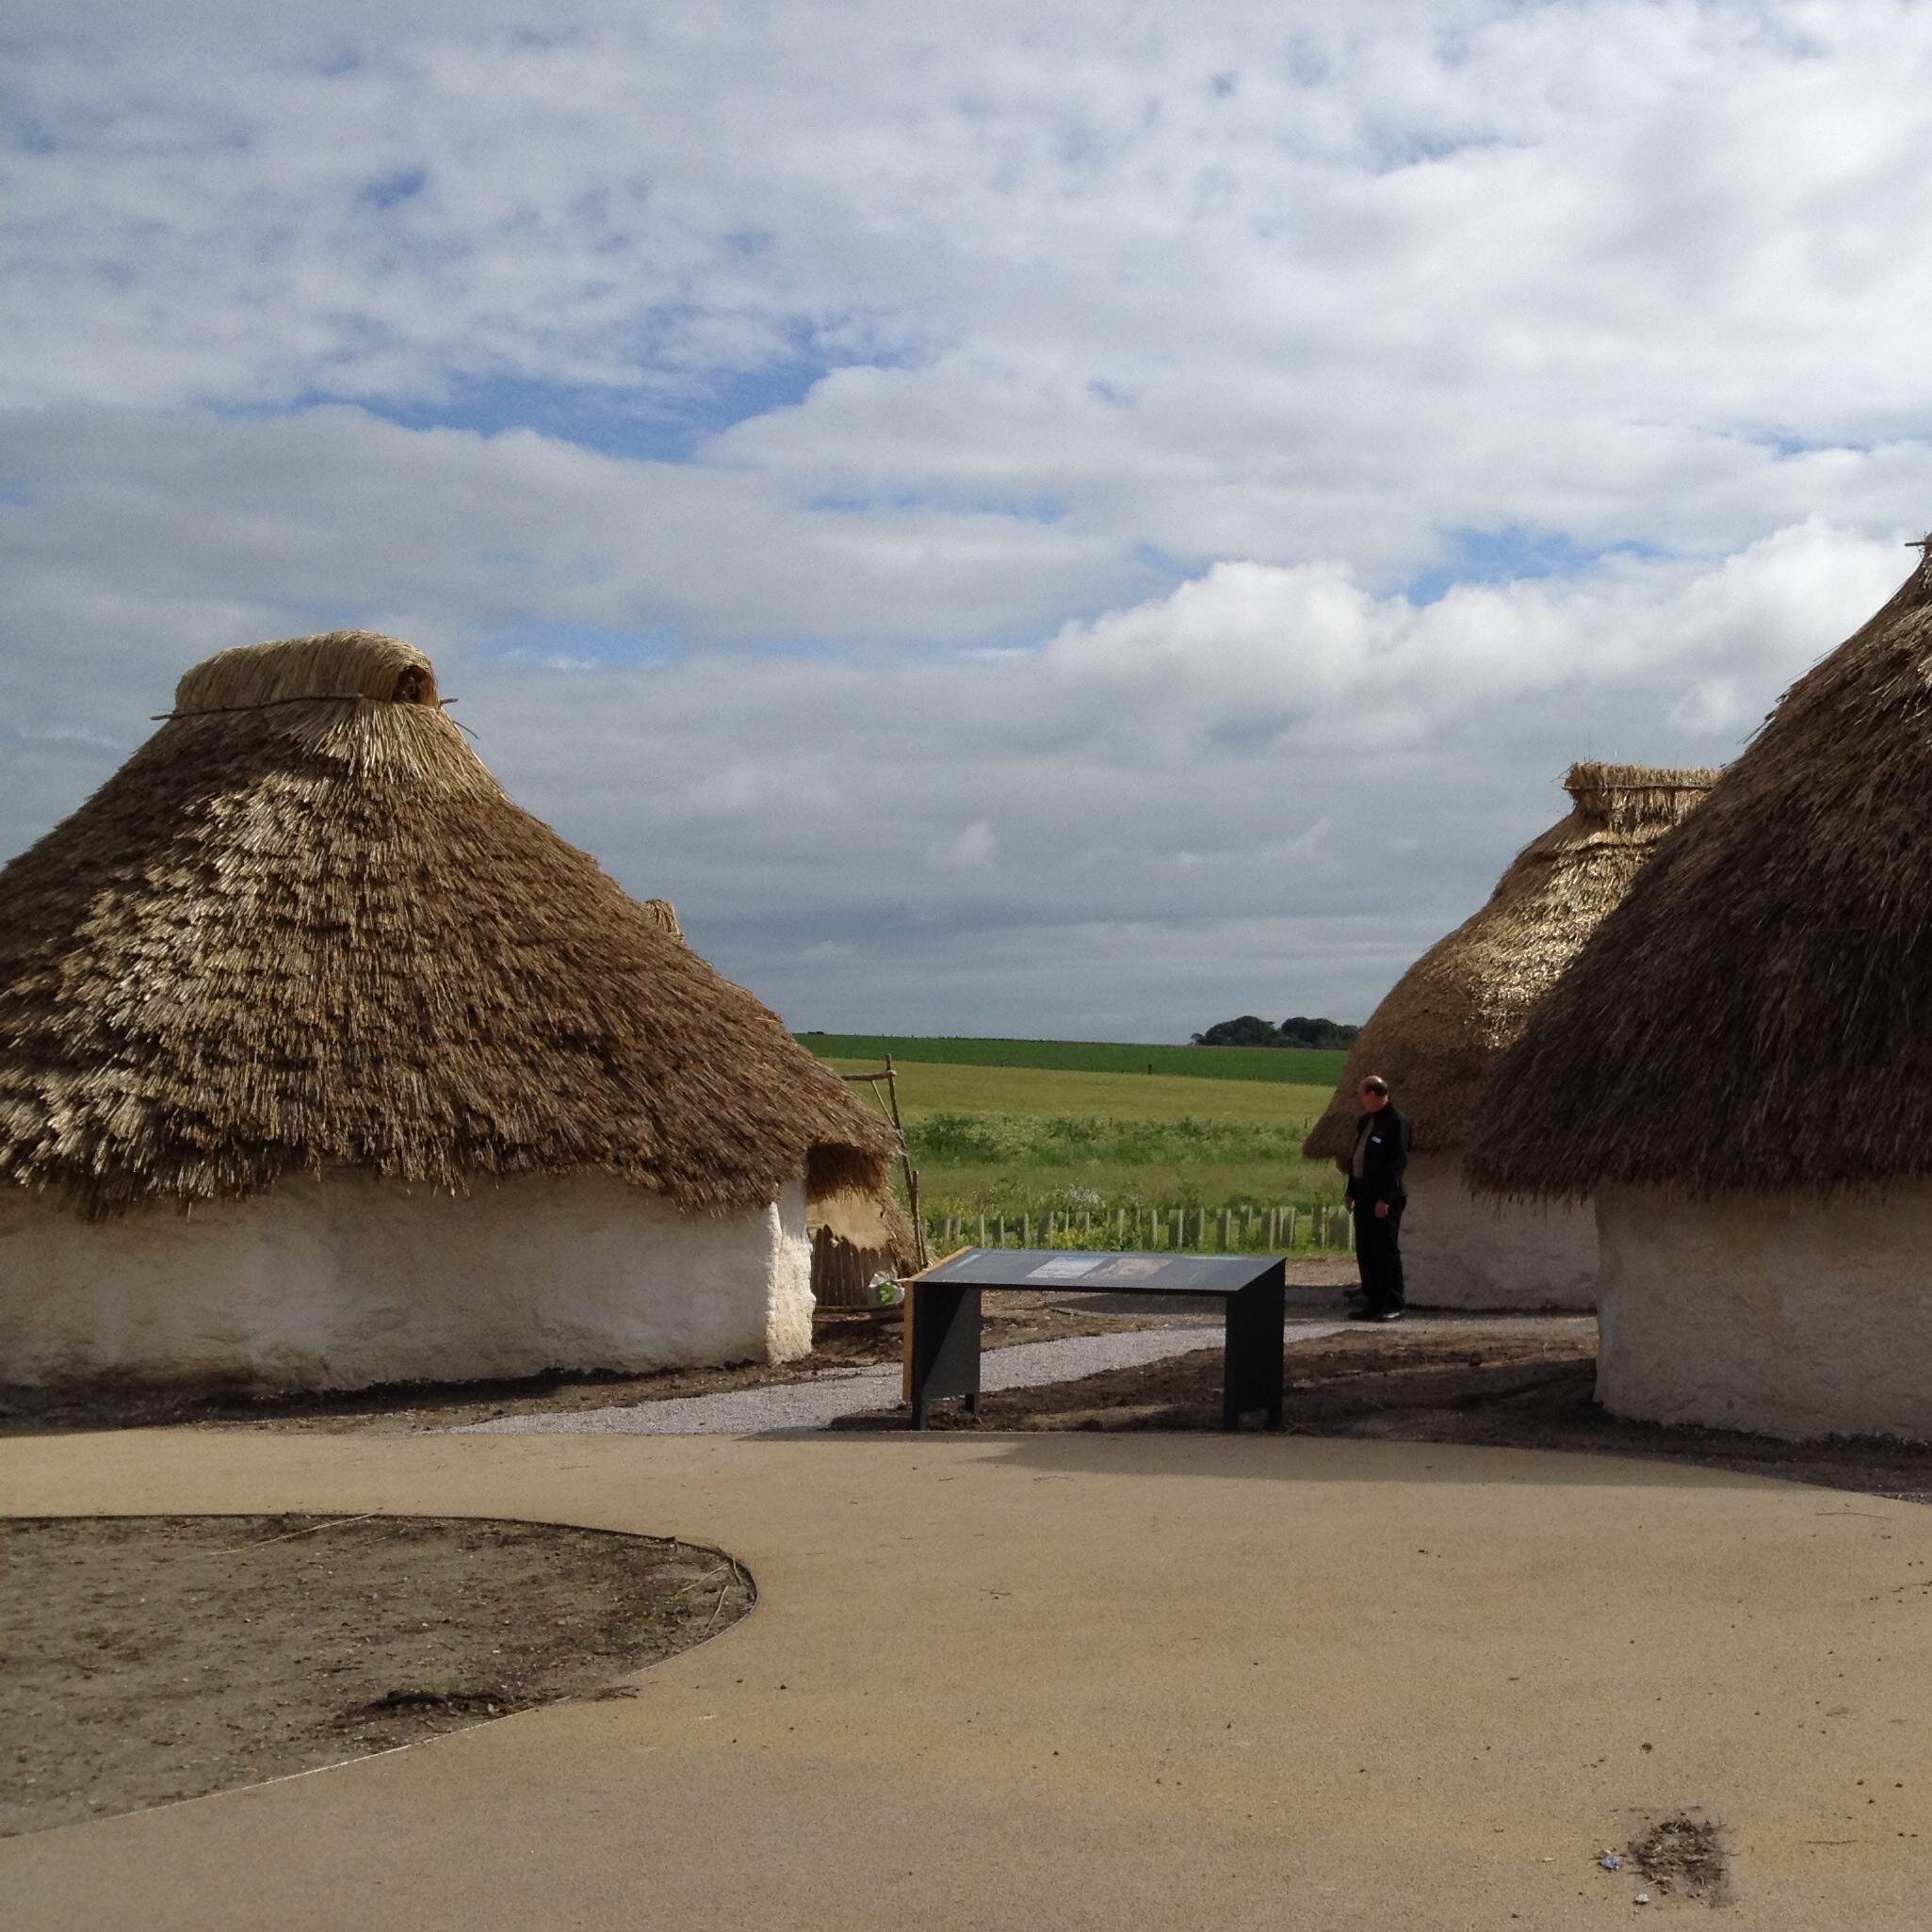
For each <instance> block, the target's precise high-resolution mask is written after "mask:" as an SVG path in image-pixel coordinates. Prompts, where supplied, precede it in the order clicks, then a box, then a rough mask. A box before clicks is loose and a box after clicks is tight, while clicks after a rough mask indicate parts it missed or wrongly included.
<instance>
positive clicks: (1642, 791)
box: [1304, 764, 1716, 1161]
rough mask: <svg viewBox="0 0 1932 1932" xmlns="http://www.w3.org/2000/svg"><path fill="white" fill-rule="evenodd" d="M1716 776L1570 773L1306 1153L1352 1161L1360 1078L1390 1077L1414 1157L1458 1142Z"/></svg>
mask: <svg viewBox="0 0 1932 1932" xmlns="http://www.w3.org/2000/svg"><path fill="white" fill-rule="evenodd" d="M1715 777H1716V773H1715V772H1713V771H1654V770H1652V769H1650V768H1649V767H1648V766H1643V765H1601V764H1579V765H1572V766H1571V767H1570V769H1569V773H1568V775H1567V777H1566V778H1565V779H1564V781H1563V784H1564V789H1565V790H1566V791H1567V792H1568V793H1569V795H1570V798H1571V800H1572V801H1573V804H1572V806H1571V809H1570V813H1569V816H1568V817H1567V818H1566V819H1563V820H1559V821H1558V822H1557V823H1556V824H1554V825H1552V826H1551V827H1550V830H1549V831H1547V832H1546V833H1544V834H1543V835H1542V836H1541V837H1540V838H1536V839H1533V840H1532V841H1531V842H1530V844H1528V845H1526V846H1525V847H1524V848H1523V849H1522V851H1521V852H1518V854H1517V857H1516V860H1515V863H1514V864H1512V865H1511V867H1510V869H1509V870H1508V871H1506V872H1505V873H1504V874H1503V875H1502V880H1501V881H1500V882H1499V884H1498V885H1497V887H1496V889H1495V891H1494V892H1492V893H1491V894H1490V895H1489V901H1488V903H1487V904H1486V905H1485V906H1484V907H1483V909H1482V910H1481V911H1480V912H1478V913H1477V914H1475V915H1474V916H1473V917H1470V918H1468V919H1465V920H1464V921H1463V923H1462V924H1461V925H1460V926H1458V927H1457V928H1456V929H1455V931H1454V932H1453V933H1452V934H1449V936H1448V937H1447V938H1445V939H1439V940H1437V943H1436V944H1435V945H1434V946H1432V947H1431V948H1430V949H1429V950H1428V951H1427V952H1425V953H1423V955H1422V956H1421V959H1419V960H1417V962H1416V963H1415V965H1414V966H1410V968H1409V969H1408V971H1407V972H1405V973H1404V975H1403V976H1402V978H1401V979H1400V980H1398V981H1397V982H1395V985H1394V986H1393V987H1392V988H1391V989H1390V991H1389V993H1388V997H1387V998H1385V999H1384V1000H1383V1001H1382V1003H1381V1005H1380V1006H1378V1007H1377V1008H1376V1009H1375V1011H1374V1013H1373V1015H1372V1016H1371V1018H1370V1020H1369V1023H1368V1024H1367V1025H1366V1026H1365V1027H1364V1028H1363V1029H1362V1031H1361V1032H1360V1033H1359V1034H1358V1035H1357V1036H1356V1042H1355V1045H1354V1046H1353V1047H1351V1048H1350V1049H1349V1056H1348V1063H1347V1065H1346V1066H1345V1067H1344V1069H1343V1071H1342V1076H1341V1080H1340V1082H1339V1085H1338V1086H1337V1087H1336V1090H1335V1097H1334V1098H1333V1099H1332V1100H1331V1101H1330V1102H1329V1103H1328V1109H1327V1112H1324V1113H1323V1116H1322V1118H1321V1119H1320V1120H1319V1121H1318V1122H1317V1123H1316V1124H1315V1129H1314V1131H1313V1132H1312V1133H1311V1134H1309V1136H1308V1138H1307V1145H1306V1146H1305V1148H1304V1152H1305V1153H1306V1155H1307V1158H1308V1159H1309V1160H1311V1161H1322V1160H1334V1161H1343V1160H1346V1159H1347V1158H1348V1156H1349V1154H1350V1152H1351V1150H1352V1149H1353V1147H1354V1145H1355V1124H1356V1118H1357V1117H1358V1114H1359V1111H1360V1103H1359V1102H1358V1101H1357V1099H1356V1089H1357V1087H1358V1086H1359V1084H1360V1082H1361V1080H1362V1079H1363V1078H1364V1076H1366V1075H1368V1074H1371V1073H1379V1074H1381V1075H1383V1076H1384V1077H1385V1078H1386V1079H1387V1080H1388V1082H1389V1084H1390V1086H1391V1087H1392V1088H1393V1089H1394V1093H1395V1099H1396V1104H1397V1105H1398V1106H1399V1107H1400V1108H1401V1109H1402V1111H1403V1112H1404V1113H1405V1114H1407V1115H1408V1117H1409V1120H1410V1122H1411V1123H1412V1125H1413V1127H1414V1129H1415V1145H1416V1149H1417V1151H1418V1152H1421V1153H1439V1152H1441V1151H1443V1150H1445V1149H1450V1148H1455V1147H1460V1146H1462V1145H1464V1144H1465V1143H1466V1142H1467V1140H1468V1139H1469V1134H1470V1131H1471V1130H1472V1128H1473V1127H1474V1124H1475V1117H1476V1109H1477V1105H1478V1103H1479V1102H1480V1101H1481V1099H1482V1096H1483V1091H1484V1089H1485V1088H1486V1086H1487V1085H1488V1083H1489V1080H1490V1078H1491V1076H1492V1075H1493V1074H1494V1073H1495V1071H1496V1068H1497V1066H1498V1064H1499V1063H1500V1062H1501V1061H1502V1055H1503V1053H1504V1051H1505V1049H1506V1048H1507V1047H1509V1045H1510V1044H1511V1042H1512V1041H1514V1040H1515V1039H1516V1037H1517V1035H1518V1032H1520V1031H1521V1030H1522V1027H1523V1024H1524V1022H1525V1020H1526V1019H1527V1018H1528V1016H1529V1015H1530V1012H1531V1010H1532V1009H1533V1008H1534V1006H1535V1005H1536V1003H1537V1001H1538V1000H1540V999H1542V998H1543V997H1544V996H1545V995H1546V994H1547V993H1548V992H1549V991H1550V987H1551V986H1552V985H1554V984H1555V982H1556V980H1557V976H1558V975H1559V974H1560V973H1561V972H1562V971H1563V969H1564V967H1565V966H1567V965H1568V964H1569V962H1570V961H1571V959H1573V958H1574V957H1575V956H1576V953H1577V950H1578V949H1579V948H1580V947H1581V946H1582V945H1583V942H1584V940H1585V939H1587V938H1588V937H1589V935H1590V934H1591V933H1592V932H1594V931H1595V930H1596V927H1597V925H1598V923H1599V920H1601V919H1602V918H1603V917H1604V915H1605V914H1606V913H1608V912H1609V911H1610V910H1611V908H1612V907H1613V906H1615V904H1616V902H1617V901H1619V900H1620V899H1621V898H1622V897H1623V895H1624V893H1625V892H1626V890H1628V888H1629V886H1630V883H1631V881H1632V879H1633V878H1634V877H1635V876H1636V873H1637V871H1638V869H1639V868H1640V867H1641V866H1642V865H1643V864H1644V861H1645V860H1646V859H1647V858H1648V856H1649V854H1650V852H1651V849H1652V848H1653V847H1654V846H1655V845H1656V843H1657V841H1658V840H1659V839H1660V838H1662V837H1663V836H1664V834H1665V833H1666V832H1668V831H1669V830H1670V829H1671V828H1672V827H1673V826H1675V825H1677V824H1678V823H1679V822H1680V820H1682V819H1683V817H1684V815H1685V813H1687V812H1688V811H1689V810H1690V809H1691V807H1692V806H1694V805H1695V804H1697V803H1698V801H1699V800H1700V799H1702V798H1703V797H1704V795H1705V793H1706V792H1707V791H1708V790H1709V789H1710V787H1711V785H1712V783H1713V780H1714V779H1715Z"/></svg>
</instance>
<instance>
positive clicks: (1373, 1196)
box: [1345, 1074, 1411, 1322]
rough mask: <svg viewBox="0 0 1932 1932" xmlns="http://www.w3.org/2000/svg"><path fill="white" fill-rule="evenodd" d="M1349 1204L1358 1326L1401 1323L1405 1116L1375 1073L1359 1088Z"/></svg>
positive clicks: (1406, 1146) (1407, 1134) (1406, 1155)
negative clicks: (1358, 1278)
mask: <svg viewBox="0 0 1932 1932" xmlns="http://www.w3.org/2000/svg"><path fill="white" fill-rule="evenodd" d="M1361 1098H1362V1114H1361V1118H1360V1119H1359V1120H1357V1121H1356V1151H1355V1158H1354V1160H1353V1161H1351V1162H1350V1163H1349V1178H1348V1193H1347V1196H1346V1199H1345V1205H1346V1207H1347V1208H1348V1209H1349V1211H1350V1212H1351V1213H1353V1214H1354V1216H1355V1218H1356V1266H1357V1267H1358V1268H1359V1269H1360V1270H1361V1271H1362V1306H1361V1307H1359V1308H1357V1309H1356V1312H1355V1314H1354V1315H1353V1316H1352V1317H1351V1318H1350V1319H1351V1320H1352V1321H1356V1322H1400V1321H1401V1320H1402V1308H1403V1287H1402V1247H1401V1235H1402V1210H1403V1208H1404V1205H1405V1204H1406V1202H1407V1200H1408V1191H1407V1190H1406V1189H1405V1188H1404V1186H1403V1179H1402V1177H1403V1170H1404V1168H1405V1167H1407V1165H1408V1164H1409V1141H1410V1138H1411V1134H1410V1128H1409V1124H1408V1120H1407V1117H1406V1116H1405V1115H1404V1114H1403V1113H1401V1112H1398V1111H1397V1109H1396V1107H1395V1105H1394V1103H1393V1102H1392V1101H1391V1100H1390V1099H1389V1097H1388V1081H1387V1080H1384V1079H1383V1078H1382V1077H1381V1075H1380V1074H1371V1075H1370V1076H1369V1077H1368V1079H1367V1080H1364V1081H1363V1082H1362V1085H1361Z"/></svg>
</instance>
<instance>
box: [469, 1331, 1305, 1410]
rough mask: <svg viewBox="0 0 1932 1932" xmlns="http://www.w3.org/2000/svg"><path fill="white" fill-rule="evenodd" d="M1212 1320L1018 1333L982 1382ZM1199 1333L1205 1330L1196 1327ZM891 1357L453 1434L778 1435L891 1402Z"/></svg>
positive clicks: (1058, 1374) (1078, 1365) (1145, 1358)
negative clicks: (1042, 1337) (758, 1384)
mask: <svg viewBox="0 0 1932 1932" xmlns="http://www.w3.org/2000/svg"><path fill="white" fill-rule="evenodd" d="M1340 1325H1341V1324H1340V1323H1339V1322H1291V1323H1289V1324H1288V1335H1289V1339H1290V1340H1291V1341H1311V1340H1313V1339H1315V1338H1316V1337H1317V1336H1320V1335H1330V1334H1333V1333H1334V1331H1335V1330H1336V1329H1337V1328H1339V1326H1340ZM1218 1326H1219V1324H1218V1323H1211V1324H1210V1323H1189V1324H1188V1325H1186V1326H1177V1327H1173V1328H1135V1329H1128V1330H1127V1331H1126V1332H1124V1333H1122V1334H1119V1335H1081V1336H1071V1337H1069V1338H1068V1339H1066V1340H1064V1341H1024V1342H1020V1343H1017V1344H1016V1345H1015V1346H1014V1347H1012V1348H998V1349H989V1350H987V1352H986V1354H985V1356H983V1357H982V1362H981V1368H980V1382H981V1386H982V1388H985V1389H987V1390H989V1391H990V1390H992V1389H996V1388H1039V1387H1040V1386H1041V1385H1043V1384H1045V1383H1048V1382H1071V1381H1074V1380H1076V1379H1077V1378H1078V1377H1080V1376H1081V1375H1097V1374H1098V1373H1100V1372H1101V1371H1102V1370H1103V1369H1130V1368H1135V1367H1137V1366H1138V1365H1139V1364H1140V1363H1142V1362H1158V1361H1161V1360H1163V1359H1164V1358H1165V1357H1167V1356H1179V1355H1185V1354H1187V1353H1188V1351H1189V1350H1190V1349H1197V1348H1212V1347H1216V1346H1218V1345H1219V1341H1220V1338H1219V1336H1218V1335H1217V1334H1216V1333H1214V1329H1215V1328H1217V1327H1218ZM1204 1328H1206V1330H1207V1332H1206V1333H1204V1332H1203V1329H1204ZM899 1390H900V1371H899V1365H898V1364H897V1363H896V1362H888V1363H885V1364H882V1365H881V1366H880V1367H877V1368H871V1369H831V1370H827V1371H826V1372H824V1373H823V1374H820V1375H815V1376H814V1377H813V1378H812V1379H811V1380H810V1381H809V1382H781V1383H778V1384H776V1385H775V1386H773V1387H771V1388H738V1389H732V1390H730V1391H729V1392H727V1393H725V1394H723V1395H691V1396H678V1397H674V1398H672V1399H670V1400H668V1401H664V1402H641V1403H634V1404H629V1405H627V1406H625V1407H623V1408H608V1409H576V1410H573V1411H570V1412H569V1413H567V1414H551V1415H537V1416H499V1417H498V1418H497V1419H496V1420H495V1421H491V1422H471V1423H468V1424H466V1425H465V1426H464V1427H463V1428H461V1429H456V1430H452V1431H451V1432H450V1433H451V1434H452V1435H457V1436H778V1435H784V1434H787V1433H788V1432H790V1431H792V1430H798V1429H822V1428H824V1427H825V1425H826V1424H827V1423H828V1422H830V1421H832V1420H833V1419H834V1418H835V1417H837V1416H853V1415H858V1414H861V1413H863V1412H864V1411H866V1410H869V1409H889V1408H891V1407H892V1406H893V1404H895V1403H897V1402H898V1400H899Z"/></svg>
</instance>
